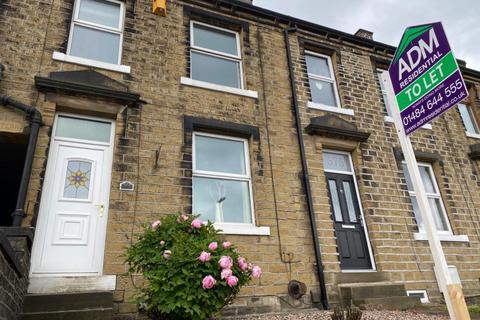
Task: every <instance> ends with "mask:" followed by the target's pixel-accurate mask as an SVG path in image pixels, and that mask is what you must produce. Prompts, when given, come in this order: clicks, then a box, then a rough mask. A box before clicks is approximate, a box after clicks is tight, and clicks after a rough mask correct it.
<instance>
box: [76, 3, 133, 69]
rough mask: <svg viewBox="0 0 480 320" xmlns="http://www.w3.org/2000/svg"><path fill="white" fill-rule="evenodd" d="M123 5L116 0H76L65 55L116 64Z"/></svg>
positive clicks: (119, 51) (118, 52) (119, 57)
mask: <svg viewBox="0 0 480 320" xmlns="http://www.w3.org/2000/svg"><path fill="white" fill-rule="evenodd" d="M124 16H125V4H124V3H123V2H121V1H117V0H76V1H75V7H74V12H73V18H72V24H71V28H70V37H69V40H68V47H67V56H72V57H78V58H82V59H84V60H91V61H99V62H102V63H106V64H112V65H119V64H120V61H121V56H122V40H123V25H124Z"/></svg>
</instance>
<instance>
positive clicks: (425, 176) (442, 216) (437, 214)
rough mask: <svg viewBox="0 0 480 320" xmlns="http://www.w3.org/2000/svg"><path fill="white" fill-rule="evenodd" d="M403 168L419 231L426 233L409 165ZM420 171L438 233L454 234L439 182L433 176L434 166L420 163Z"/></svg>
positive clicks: (404, 164)
mask: <svg viewBox="0 0 480 320" xmlns="http://www.w3.org/2000/svg"><path fill="white" fill-rule="evenodd" d="M402 166H403V173H404V176H405V180H406V182H407V188H408V193H409V194H410V200H411V201H412V206H413V212H414V214H415V219H416V220H417V225H418V230H419V231H420V233H425V228H424V226H423V222H422V217H421V215H420V209H419V207H418V202H417V196H416V194H415V191H414V190H413V185H412V180H411V178H410V174H409V173H408V168H407V165H406V163H403V164H402ZM418 169H419V170H420V176H421V177H422V182H423V186H424V187H425V192H426V194H427V198H428V203H429V205H430V210H431V213H432V215H433V220H434V221H435V226H436V228H437V231H438V233H443V234H452V230H451V228H450V223H449V221H448V218H447V214H446V212H445V207H444V206H443V201H442V196H441V195H440V191H439V189H438V185H437V181H436V179H435V176H434V174H433V168H432V166H431V165H430V164H428V163H419V164H418Z"/></svg>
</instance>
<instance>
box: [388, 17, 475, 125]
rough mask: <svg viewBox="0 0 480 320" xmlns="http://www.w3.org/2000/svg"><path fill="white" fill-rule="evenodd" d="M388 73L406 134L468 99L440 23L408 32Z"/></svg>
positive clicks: (415, 27) (411, 28)
mask: <svg viewBox="0 0 480 320" xmlns="http://www.w3.org/2000/svg"><path fill="white" fill-rule="evenodd" d="M388 71H389V74H390V79H391V81H392V86H393V91H394V92H395V96H396V99H397V102H398V108H399V111H400V115H401V118H402V123H403V127H404V128H405V133H406V134H409V133H412V132H413V131H415V130H416V129H418V128H419V127H421V126H422V125H424V124H426V123H427V122H429V121H430V120H432V119H434V118H435V117H437V116H439V115H441V114H442V113H443V112H445V111H447V110H448V109H449V108H451V107H452V106H454V105H455V104H456V103H458V102H460V101H461V100H463V99H465V98H466V97H467V96H468V91H467V89H466V87H465V83H464V81H463V78H462V75H461V73H460V70H459V68H458V65H457V61H456V59H455V57H454V55H453V52H452V50H451V49H450V45H449V44H448V40H447V37H446V35H445V31H444V30H443V27H442V24H441V23H440V22H437V23H432V24H427V25H421V26H414V27H409V28H407V29H406V30H405V33H404V34H403V37H402V40H401V41H400V45H399V46H398V49H397V52H396V53H395V57H394V59H393V62H392V64H391V65H390V68H389V70H388Z"/></svg>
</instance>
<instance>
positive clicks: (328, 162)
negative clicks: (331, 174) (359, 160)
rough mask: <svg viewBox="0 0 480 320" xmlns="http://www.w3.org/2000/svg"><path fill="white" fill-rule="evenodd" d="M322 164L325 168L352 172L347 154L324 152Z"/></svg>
mask: <svg viewBox="0 0 480 320" xmlns="http://www.w3.org/2000/svg"><path fill="white" fill-rule="evenodd" d="M323 165H324V167H325V170H327V171H328V170H333V171H343V172H352V167H351V165H350V159H349V157H348V155H346V154H342V153H333V152H328V151H326V152H324V153H323Z"/></svg>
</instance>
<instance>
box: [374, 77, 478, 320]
mask: <svg viewBox="0 0 480 320" xmlns="http://www.w3.org/2000/svg"><path fill="white" fill-rule="evenodd" d="M382 80H383V83H384V85H385V88H386V90H387V97H388V103H389V105H390V106H391V107H392V108H391V109H392V110H391V112H392V114H393V119H394V121H395V127H396V130H397V134H398V139H399V140H400V145H401V147H402V152H403V154H404V157H405V162H406V163H407V168H408V172H409V173H410V179H411V181H412V185H413V190H414V191H415V196H416V198H417V202H418V207H419V209H420V215H421V217H422V222H423V225H424V228H425V232H426V234H427V238H428V243H429V245H430V250H431V252H432V256H433V261H434V263H435V269H436V272H435V273H436V277H437V282H438V286H439V287H440V291H441V292H443V295H444V298H445V302H446V304H447V308H448V313H449V314H450V319H452V320H470V315H469V314H468V309H467V306H466V304H465V299H464V297H463V293H462V290H461V287H460V286H456V285H455V284H453V282H452V277H451V276H450V272H449V270H448V265H447V261H446V259H445V255H444V253H443V249H442V244H441V242H440V239H439V237H438V233H437V228H436V226H435V221H434V219H433V216H432V214H431V209H430V205H429V204H428V199H427V195H426V193H425V188H424V186H423V182H422V178H421V176H420V170H419V169H418V163H417V159H416V158H415V153H414V151H413V148H412V144H411V142H410V138H409V137H408V136H407V135H406V134H405V130H404V127H403V123H402V119H401V116H400V112H399V108H398V104H397V100H396V99H395V93H394V91H393V87H392V82H391V80H390V76H389V75H388V72H384V73H383V74H382ZM452 289H454V290H452ZM452 295H454V296H452ZM458 300H460V302H459V301H458ZM462 300H463V303H462ZM462 304H463V305H462Z"/></svg>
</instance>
